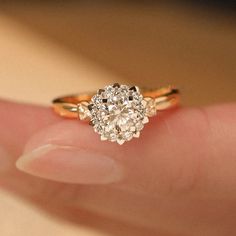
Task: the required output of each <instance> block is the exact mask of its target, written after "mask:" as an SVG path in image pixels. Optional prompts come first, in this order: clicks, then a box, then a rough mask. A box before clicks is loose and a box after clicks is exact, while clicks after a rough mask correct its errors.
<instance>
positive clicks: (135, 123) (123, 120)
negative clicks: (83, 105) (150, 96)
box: [89, 84, 148, 144]
mask: <svg viewBox="0 0 236 236" xmlns="http://www.w3.org/2000/svg"><path fill="white" fill-rule="evenodd" d="M146 104H147V103H146V102H145V101H144V99H143V96H142V95H141V94H140V92H139V88H138V87H136V86H132V87H129V86H127V85H119V84H114V85H109V86H106V87H105V88H104V89H100V90H99V91H98V92H97V94H96V95H94V96H93V97H92V99H91V103H90V105H89V107H90V108H91V109H90V116H91V123H92V125H93V128H94V130H95V132H97V133H99V134H100V136H101V139H102V140H109V141H112V142H117V143H119V144H123V143H124V142H125V141H129V140H131V139H132V138H133V137H139V135H140V131H141V130H142V129H143V127H144V124H145V123H147V122H148V117H147V112H146V109H147V108H146Z"/></svg>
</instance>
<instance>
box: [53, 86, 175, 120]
mask: <svg viewBox="0 0 236 236" xmlns="http://www.w3.org/2000/svg"><path fill="white" fill-rule="evenodd" d="M141 92H142V95H143V97H144V99H147V100H148V98H150V99H155V108H156V111H162V110H166V109H169V108H171V107H173V106H176V105H177V104H178V103H179V90H178V89H175V88H173V87H172V86H168V87H164V88H161V89H152V90H148V89H141ZM94 94H96V92H94V93H85V94H83V93H81V94H76V95H71V96H65V97H59V98H56V99H54V100H53V102H52V103H53V109H54V111H55V112H56V113H57V114H59V115H60V116H63V117H66V118H79V115H78V105H79V104H81V103H82V104H86V105H88V104H89V102H90V100H91V98H92V96H93V95H94Z"/></svg>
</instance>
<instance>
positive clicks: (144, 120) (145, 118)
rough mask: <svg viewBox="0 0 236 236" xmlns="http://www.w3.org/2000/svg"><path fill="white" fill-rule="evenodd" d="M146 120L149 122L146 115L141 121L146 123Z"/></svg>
mask: <svg viewBox="0 0 236 236" xmlns="http://www.w3.org/2000/svg"><path fill="white" fill-rule="evenodd" d="M148 122H149V119H148V117H147V116H145V117H144V119H143V122H142V123H143V124H147V123H148Z"/></svg>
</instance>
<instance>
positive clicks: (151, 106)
mask: <svg viewBox="0 0 236 236" xmlns="http://www.w3.org/2000/svg"><path fill="white" fill-rule="evenodd" d="M144 100H145V101H146V108H147V109H146V114H147V116H149V117H152V116H155V115H156V113H157V109H156V101H155V99H152V98H150V97H146V98H144Z"/></svg>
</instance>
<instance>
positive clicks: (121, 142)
mask: <svg viewBox="0 0 236 236" xmlns="http://www.w3.org/2000/svg"><path fill="white" fill-rule="evenodd" d="M124 142H125V140H122V139H117V143H118V144H120V145H122V144H123V143H124Z"/></svg>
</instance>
